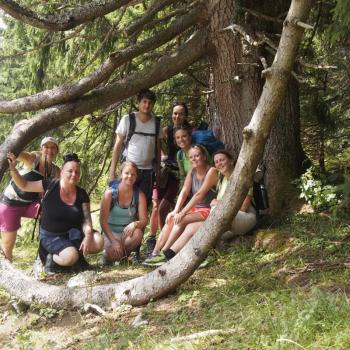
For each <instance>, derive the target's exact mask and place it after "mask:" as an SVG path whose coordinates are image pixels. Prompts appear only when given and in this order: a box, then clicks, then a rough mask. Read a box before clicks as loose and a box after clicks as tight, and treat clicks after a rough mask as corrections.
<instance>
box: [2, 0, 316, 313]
mask: <svg viewBox="0 0 350 350" xmlns="http://www.w3.org/2000/svg"><path fill="white" fill-rule="evenodd" d="M311 5H312V1H311V0H293V1H292V3H291V7H290V10H289V12H288V15H287V18H286V20H285V23H284V29H283V32H282V37H281V40H280V45H279V48H278V51H277V54H276V57H275V60H274V63H273V64H272V66H271V67H270V68H268V69H266V70H265V71H264V73H265V77H266V82H265V85H264V88H263V92H262V95H261V97H260V99H259V102H258V104H257V107H256V109H255V112H254V114H253V117H252V118H251V120H250V122H249V125H248V126H247V127H245V128H244V131H243V143H242V148H241V150H240V153H239V157H238V160H237V164H236V167H235V170H234V172H233V174H232V176H231V178H230V180H229V184H228V190H227V191H226V193H225V195H224V198H223V200H222V201H221V202H220V203H219V204H218V205H217V207H216V208H215V209H214V210H213V212H212V214H211V215H210V216H209V218H208V219H207V220H206V221H205V223H204V225H203V226H202V228H201V229H200V230H199V231H198V232H197V233H196V235H194V237H193V238H192V239H191V240H190V241H189V243H188V244H187V245H186V246H185V247H184V248H183V250H182V251H180V253H179V254H178V255H177V256H175V257H174V258H173V259H172V260H171V261H170V262H167V263H166V264H164V265H163V266H161V267H159V268H158V269H156V270H154V271H152V272H150V273H148V274H147V275H144V276H142V277H139V278H136V279H133V280H130V281H126V282H122V283H119V284H111V285H104V286H94V287H89V288H80V289H77V288H74V289H69V288H66V287H56V286H47V285H45V284H43V283H40V282H35V281H33V280H31V279H29V278H28V277H24V276H23V274H16V273H15V271H14V270H13V269H12V267H11V265H10V264H9V263H8V262H7V261H5V260H4V259H3V258H0V269H1V275H0V285H1V286H2V287H3V288H5V289H7V290H8V291H9V292H10V293H11V294H12V295H14V296H16V297H18V298H20V299H21V300H23V301H24V302H26V303H31V302H33V301H37V302H40V303H44V304H49V305H52V306H54V307H66V306H76V307H79V306H82V305H83V304H84V303H85V302H87V301H90V302H92V303H96V304H100V305H106V304H109V303H110V301H111V299H115V300H117V301H118V302H121V303H130V304H132V305H141V304H144V303H147V302H148V301H149V300H151V299H155V298H159V297H161V296H163V295H165V294H167V293H168V292H170V291H171V290H173V289H174V288H176V287H177V286H178V285H179V284H180V283H182V282H183V281H185V280H186V279H187V278H188V277H189V276H190V275H191V274H192V273H193V272H194V271H195V269H196V268H197V267H198V265H199V264H200V262H201V261H202V260H203V259H204V258H205V256H206V254H207V253H208V251H209V250H210V248H211V247H212V245H213V244H214V243H215V241H216V240H217V239H218V237H219V236H220V234H221V233H222V232H223V231H224V229H225V228H227V227H228V225H229V223H230V222H231V221H232V219H233V218H234V216H235V215H236V213H237V212H238V210H239V208H240V206H241V203H242V202H243V199H244V197H245V196H246V193H247V191H248V188H249V187H250V185H251V180H252V178H253V174H254V172H255V169H256V167H257V165H258V163H259V161H260V158H261V157H262V154H263V150H264V145H265V143H266V140H267V138H268V136H269V133H270V130H271V128H272V124H273V122H274V120H275V118H276V116H277V114H278V110H279V108H280V106H281V103H282V101H283V98H284V95H285V93H286V91H287V84H288V80H289V78H290V74H291V71H292V67H293V62H294V60H295V57H296V55H297V50H298V46H299V43H300V41H301V38H302V33H303V29H302V28H301V27H299V26H298V25H297V24H295V23H296V20H299V21H305V20H306V18H307V16H308V13H309V11H310V8H311ZM18 285H20V286H21V288H18Z"/></svg>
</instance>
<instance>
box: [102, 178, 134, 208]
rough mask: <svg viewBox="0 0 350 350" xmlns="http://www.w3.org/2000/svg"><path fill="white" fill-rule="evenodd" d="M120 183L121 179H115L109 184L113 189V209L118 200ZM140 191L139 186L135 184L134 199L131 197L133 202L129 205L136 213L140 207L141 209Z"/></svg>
mask: <svg viewBox="0 0 350 350" xmlns="http://www.w3.org/2000/svg"><path fill="white" fill-rule="evenodd" d="M119 184H120V180H119V179H118V180H113V181H111V182H110V184H109V186H110V187H111V190H112V203H111V209H112V208H113V207H114V205H115V203H116V201H118V194H119ZM139 193H140V190H139V188H138V187H137V186H135V185H134V187H133V194H132V199H131V203H130V206H129V211H130V210H133V211H134V212H135V213H136V214H137V212H138V209H139Z"/></svg>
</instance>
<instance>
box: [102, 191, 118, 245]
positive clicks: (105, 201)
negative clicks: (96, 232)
mask: <svg viewBox="0 0 350 350" xmlns="http://www.w3.org/2000/svg"><path fill="white" fill-rule="evenodd" d="M111 204H112V190H110V189H108V190H107V191H106V192H105V193H104V195H103V198H102V201H101V206H100V225H101V228H102V231H103V232H104V233H105V235H106V236H107V238H108V239H109V240H110V241H111V242H112V241H114V240H115V239H116V238H115V237H114V235H113V232H112V230H111V229H110V227H109V225H108V217H109V212H110V210H111Z"/></svg>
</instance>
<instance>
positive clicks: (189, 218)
mask: <svg viewBox="0 0 350 350" xmlns="http://www.w3.org/2000/svg"><path fill="white" fill-rule="evenodd" d="M197 221H204V218H203V216H202V215H201V214H199V213H190V214H187V215H186V216H185V217H184V218H183V219H182V220H181V222H180V223H179V224H177V225H174V227H173V229H172V230H171V232H170V234H169V238H168V239H167V241H166V243H165V244H164V247H163V250H166V249H169V248H170V247H171V246H172V245H173V244H174V242H175V241H176V240H177V239H178V238H179V236H180V235H181V233H182V232H183V231H184V230H185V228H186V226H187V225H188V224H190V223H192V222H197Z"/></svg>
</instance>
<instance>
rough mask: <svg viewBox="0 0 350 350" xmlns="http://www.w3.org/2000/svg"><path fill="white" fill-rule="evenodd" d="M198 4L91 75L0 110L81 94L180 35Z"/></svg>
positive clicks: (197, 17)
mask: <svg viewBox="0 0 350 350" xmlns="http://www.w3.org/2000/svg"><path fill="white" fill-rule="evenodd" d="M201 11H202V7H201V6H198V7H196V8H194V9H193V10H192V11H191V12H189V13H188V14H186V15H184V16H182V17H180V18H179V19H178V20H177V21H176V22H174V23H173V24H172V25H171V26H169V27H168V28H167V29H165V30H163V31H161V32H160V33H158V34H157V35H155V36H153V37H151V38H149V39H146V40H144V41H143V42H141V43H139V44H135V45H131V46H129V47H127V48H125V49H124V50H121V51H119V52H118V51H117V52H115V53H112V54H111V55H110V57H109V58H108V59H107V60H106V61H105V62H104V63H103V64H102V65H101V66H100V67H99V68H98V69H97V70H95V71H94V72H93V73H92V74H90V75H89V76H87V77H85V78H83V79H81V80H80V81H78V82H76V83H74V84H64V85H62V86H60V87H58V88H55V89H51V90H46V91H42V92H39V93H38V94H35V95H32V96H26V97H21V98H18V99H15V100H12V101H0V113H19V112H27V111H36V110H39V109H44V108H47V107H50V106H53V105H56V104H60V103H65V102H68V101H70V100H72V99H74V98H77V97H79V96H82V95H84V94H85V93H87V92H89V91H90V90H92V89H93V88H95V87H96V86H98V85H99V84H101V83H102V82H103V81H105V80H106V79H108V78H109V77H110V75H111V74H112V73H113V72H114V71H115V69H116V68H117V67H120V66H121V65H123V64H124V63H126V62H127V61H129V60H130V59H132V58H134V57H136V56H138V55H140V54H142V53H144V52H147V51H150V50H153V49H155V48H157V47H159V46H161V45H163V44H165V43H167V42H168V41H169V40H171V39H173V38H174V37H176V36H177V35H179V34H181V33H182V32H184V31H185V30H187V29H188V28H190V27H191V26H192V25H194V24H195V23H197V22H198V21H199V20H200V18H201Z"/></svg>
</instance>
